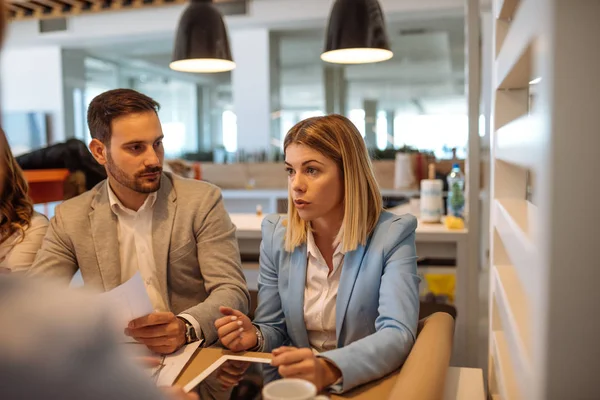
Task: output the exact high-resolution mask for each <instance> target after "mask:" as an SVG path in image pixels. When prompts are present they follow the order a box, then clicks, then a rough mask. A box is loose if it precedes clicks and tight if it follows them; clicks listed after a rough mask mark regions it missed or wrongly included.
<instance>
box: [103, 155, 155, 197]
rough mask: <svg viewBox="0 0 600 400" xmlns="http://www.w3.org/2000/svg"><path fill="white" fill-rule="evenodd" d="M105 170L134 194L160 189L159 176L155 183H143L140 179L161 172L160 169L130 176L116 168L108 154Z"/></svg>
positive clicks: (151, 169)
mask: <svg viewBox="0 0 600 400" xmlns="http://www.w3.org/2000/svg"><path fill="white" fill-rule="evenodd" d="M106 168H107V169H108V172H110V174H111V175H112V177H113V178H114V179H115V180H116V181H117V182H119V183H120V184H121V185H123V186H125V187H126V188H128V189H131V190H133V191H135V192H138V193H153V192H156V191H157V190H158V189H159V188H160V176H159V178H158V179H157V180H156V182H144V181H143V179H144V178H142V177H141V175H144V174H151V173H153V172H162V167H153V168H146V169H145V170H143V171H141V172H138V173H136V174H135V175H134V176H130V175H128V174H127V173H126V172H125V171H123V170H122V169H121V168H119V167H118V166H117V164H116V163H115V162H114V161H113V159H112V157H111V156H110V153H108V157H107V163H106Z"/></svg>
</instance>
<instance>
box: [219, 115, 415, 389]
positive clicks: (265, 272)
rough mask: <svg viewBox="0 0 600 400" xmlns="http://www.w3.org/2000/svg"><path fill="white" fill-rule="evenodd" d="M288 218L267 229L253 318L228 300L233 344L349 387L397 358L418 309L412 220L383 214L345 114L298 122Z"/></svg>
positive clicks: (226, 341) (299, 373)
mask: <svg viewBox="0 0 600 400" xmlns="http://www.w3.org/2000/svg"><path fill="white" fill-rule="evenodd" d="M284 153H285V168H286V170H287V173H288V177H289V178H288V188H289V205H288V210H289V211H288V216H287V218H282V217H280V216H269V217H267V218H265V220H264V221H263V224H262V244H261V250H260V274H259V278H258V284H259V292H258V308H257V311H256V317H255V320H254V324H252V323H251V322H250V320H249V319H248V317H246V316H245V315H243V314H242V313H240V312H239V311H237V310H232V309H229V308H226V307H221V313H222V314H223V315H224V317H222V318H220V319H218V320H217V321H216V322H215V326H216V327H217V329H218V334H219V339H220V340H221V343H222V344H223V345H224V346H226V347H227V348H229V349H231V350H233V351H243V350H255V351H264V352H271V353H272V355H273V361H272V365H273V366H276V367H278V372H279V374H280V375H281V376H283V377H296V378H303V379H306V380H309V381H311V382H313V383H314V384H315V385H316V386H317V388H318V389H319V390H322V389H329V390H332V391H334V392H343V391H346V390H348V389H351V388H353V387H355V386H357V385H359V384H362V383H365V382H368V381H371V380H374V379H377V378H380V377H383V376H384V375H386V374H388V373H390V372H392V371H394V370H395V369H397V368H398V367H400V366H401V365H402V363H403V362H404V360H405V359H406V357H407V356H408V353H409V352H410V350H411V348H412V345H413V343H414V341H415V336H416V332H417V320H418V313H419V296H418V286H419V280H420V278H419V277H418V276H417V263H416V251H415V229H416V227H417V221H416V219H415V218H414V217H413V216H410V215H404V216H397V215H394V214H391V213H389V212H386V211H384V210H383V209H382V200H381V194H380V192H379V188H378V186H377V182H376V181H375V177H374V175H373V169H372V166H371V162H370V160H369V155H368V152H367V149H366V146H365V143H364V140H363V138H362V137H361V135H360V133H359V132H358V130H357V129H356V127H355V126H354V125H353V124H352V123H351V122H350V121H349V120H348V119H347V118H345V117H343V116H340V115H330V116H325V117H316V118H309V119H307V120H304V121H301V122H299V123H298V124H297V125H296V126H294V127H293V128H292V129H291V130H290V131H289V132H288V134H287V136H286V138H285V142H284Z"/></svg>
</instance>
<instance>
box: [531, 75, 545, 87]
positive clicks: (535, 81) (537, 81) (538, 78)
mask: <svg viewBox="0 0 600 400" xmlns="http://www.w3.org/2000/svg"><path fill="white" fill-rule="evenodd" d="M541 81H542V77H541V76H538V77H537V78H534V79H532V80H531V81H529V84H530V85H537V84H538V83H540V82H541Z"/></svg>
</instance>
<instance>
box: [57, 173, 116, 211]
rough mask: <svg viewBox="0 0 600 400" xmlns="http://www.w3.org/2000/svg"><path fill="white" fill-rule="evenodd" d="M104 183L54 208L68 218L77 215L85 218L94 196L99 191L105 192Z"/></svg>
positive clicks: (104, 181)
mask: <svg viewBox="0 0 600 400" xmlns="http://www.w3.org/2000/svg"><path fill="white" fill-rule="evenodd" d="M105 183H106V180H103V181H102V182H100V183H98V184H97V185H96V186H94V187H93V188H91V189H90V190H88V191H86V192H84V193H82V194H80V195H78V196H75V197H72V198H70V199H68V200H65V201H63V202H62V203H60V204H59V205H58V206H56V208H57V210H58V209H59V210H60V211H61V212H63V213H66V214H68V215H69V217H75V216H79V215H84V216H86V217H87V215H88V213H89V208H90V206H91V204H92V202H93V201H94V199H95V198H96V196H97V195H98V194H99V193H100V191H101V190H106V184H105ZM107 198H108V193H107Z"/></svg>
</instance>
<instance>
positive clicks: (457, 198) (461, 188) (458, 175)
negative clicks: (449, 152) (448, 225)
mask: <svg viewBox="0 0 600 400" xmlns="http://www.w3.org/2000/svg"><path fill="white" fill-rule="evenodd" d="M446 179H447V180H448V200H447V202H446V207H447V214H448V215H452V216H454V217H459V218H464V215H465V214H464V213H465V175H464V174H463V173H462V172H461V170H460V167H459V166H458V164H454V165H452V171H451V172H450V174H448V177H447V178H446Z"/></svg>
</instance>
